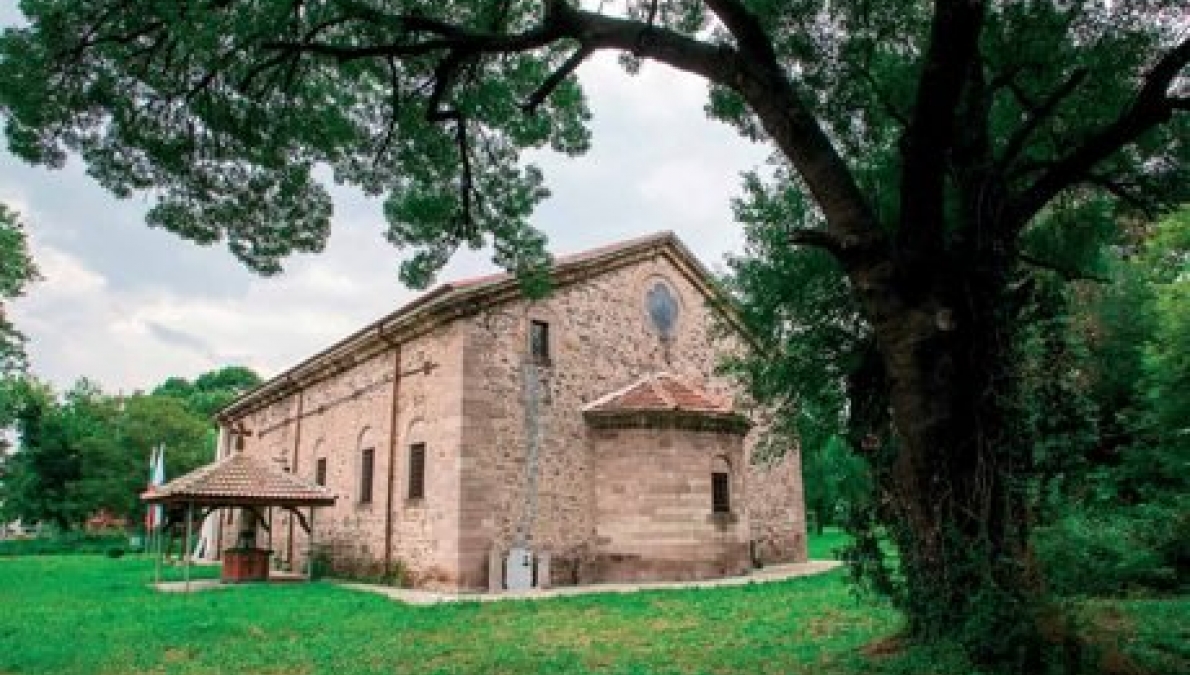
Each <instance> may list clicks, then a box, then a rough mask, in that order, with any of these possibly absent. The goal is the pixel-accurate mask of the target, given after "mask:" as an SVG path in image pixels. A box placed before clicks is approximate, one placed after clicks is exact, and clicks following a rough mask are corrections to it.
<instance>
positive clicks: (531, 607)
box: [0, 556, 897, 675]
mask: <svg viewBox="0 0 1190 675" xmlns="http://www.w3.org/2000/svg"><path fill="white" fill-rule="evenodd" d="M151 570H152V564H151V562H149V561H147V560H144V559H136V558H132V559H128V558H126V559H121V560H111V559H107V558H102V557H67V556H57V557H49V558H24V559H7V560H2V561H0V607H4V608H5V609H4V611H3V612H0V673H6V674H7V673H88V674H90V673H95V674H97V675H98V674H103V673H112V674H115V673H160V672H169V673H179V674H186V673H220V672H222V673H227V672H242V673H262V674H263V673H286V674H291V675H293V674H305V673H337V674H345V673H427V674H430V673H555V672H565V673H591V672H601V673H624V674H628V673H660V674H666V673H797V672H807V673H808V672H814V673H822V674H824V675H827V674H830V673H856V672H862V671H864V670H865V669H866V667H865V660H864V657H863V656H862V655H861V654H860V652H859V651H858V648H859V647H860V646H861V645H863V644H865V643H867V642H870V641H871V640H872V639H874V638H876V637H879V636H882V635H886V634H888V633H890V632H893V631H895V629H896V626H897V617H896V615H895V613H894V612H892V611H891V610H889V609H887V608H881V607H879V606H873V605H871V604H867V603H864V602H861V601H859V600H858V599H856V598H855V597H853V596H852V595H851V593H850V592H849V591H848V589H847V587H846V586H845V585H844V583H843V582H842V578H841V576H840V575H838V574H830V575H825V576H820V577H813V578H806V579H796V580H791V581H788V582H781V583H774V584H764V585H755V586H746V587H735V588H722V589H713V590H689V591H659V592H648V593H638V594H633V595H610V594H609V595H590V596H581V597H571V598H558V599H554V600H546V601H509V602H499V603H462V604H444V605H439V606H433V607H411V606H405V605H402V604H400V603H396V602H393V601H391V600H388V599H386V598H383V597H380V596H375V595H371V594H366V593H360V592H357V591H350V590H345V589H341V588H338V587H336V586H334V585H331V584H327V583H321V582H319V583H314V584H293V585H274V586H250V585H245V586H237V587H232V588H227V589H221V590H214V591H207V592H203V593H195V594H191V595H187V596H183V595H172V594H158V593H155V592H153V591H152V590H150V589H149V588H147V587H146V582H147V581H148V580H149V578H150V576H151ZM171 571H173V572H176V570H171ZM203 572H204V573H209V572H210V570H203Z"/></svg>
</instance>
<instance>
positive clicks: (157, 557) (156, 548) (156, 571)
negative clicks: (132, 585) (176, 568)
mask: <svg viewBox="0 0 1190 675" xmlns="http://www.w3.org/2000/svg"><path fill="white" fill-rule="evenodd" d="M153 529H154V530H155V531H156V534H155V535H154V536H153V583H154V584H155V585H157V586H160V585H161V526H160V525H156V524H155V526H154V527H153Z"/></svg>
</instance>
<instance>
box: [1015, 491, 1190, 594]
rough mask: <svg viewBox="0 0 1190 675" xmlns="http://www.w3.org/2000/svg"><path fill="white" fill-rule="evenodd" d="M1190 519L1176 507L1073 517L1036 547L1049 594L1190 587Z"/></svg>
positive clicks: (1044, 533) (1039, 537) (1041, 533)
mask: <svg viewBox="0 0 1190 675" xmlns="http://www.w3.org/2000/svg"><path fill="white" fill-rule="evenodd" d="M1188 536H1190V515H1187V514H1186V513H1185V512H1184V511H1181V510H1179V509H1178V507H1177V505H1176V504H1173V505H1171V504H1165V505H1162V504H1146V505H1141V506H1137V507H1132V508H1128V509H1119V510H1097V511H1090V512H1085V513H1071V514H1069V515H1066V516H1065V517H1063V518H1061V519H1059V520H1058V521H1057V522H1056V523H1054V524H1053V525H1051V526H1049V527H1045V528H1042V529H1040V530H1038V532H1037V533H1036V535H1035V538H1034V543H1035V545H1036V548H1037V554H1038V558H1039V560H1040V562H1041V568H1042V570H1043V574H1044V576H1045V580H1046V583H1047V585H1048V587H1049V590H1050V591H1052V592H1054V593H1057V594H1059V595H1118V594H1123V593H1129V592H1133V591H1137V590H1145V589H1147V590H1157V591H1173V590H1176V589H1177V588H1179V587H1181V586H1183V585H1185V584H1186V583H1187V580H1188V579H1187V562H1188V561H1190V550H1188V549H1190V543H1187V537H1188Z"/></svg>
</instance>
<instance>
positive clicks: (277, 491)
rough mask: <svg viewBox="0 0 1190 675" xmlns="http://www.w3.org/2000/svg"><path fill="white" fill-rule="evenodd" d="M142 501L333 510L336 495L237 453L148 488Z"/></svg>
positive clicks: (319, 486)
mask: <svg viewBox="0 0 1190 675" xmlns="http://www.w3.org/2000/svg"><path fill="white" fill-rule="evenodd" d="M141 499H142V500H144V501H147V502H162V503H180V502H194V503H200V504H222V505H234V504H275V505H278V506H280V505H288V506H330V505H331V504H334V502H335V495H334V494H332V493H331V491H330V490H328V489H327V488H325V487H323V486H321V485H314V484H312V483H307V482H306V481H304V480H302V479H301V478H298V477H297V476H295V475H293V474H291V473H286V472H284V471H280V470H278V469H275V468H273V467H271V466H268V465H266V464H265V463H263V462H261V461H259V460H256V459H253V458H251V457H248V456H247V455H245V454H243V453H235V454H233V455H231V456H230V457H227V458H226V459H222V460H219V461H218V462H215V463H213V464H208V465H206V466H203V467H199V468H198V469H195V470H194V471H191V472H190V473H188V474H185V475H184V476H180V477H178V478H175V479H174V480H172V481H170V482H168V483H166V484H165V485H161V486H158V487H153V488H149V490H148V491H146V492H145V493H144V494H142V495H141Z"/></svg>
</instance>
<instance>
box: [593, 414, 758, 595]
mask: <svg viewBox="0 0 1190 675" xmlns="http://www.w3.org/2000/svg"><path fill="white" fill-rule="evenodd" d="M590 447H591V452H592V454H593V459H594V462H593V463H594V465H595V472H594V475H595V522H596V525H595V539H594V541H593V542H592V546H591V550H590V551H589V556H588V557H587V559H585V560H583V561H582V565H581V566H580V569H579V573H578V574H577V575H576V576H577V577H578V580H579V581H581V582H603V581H645V580H654V579H672V580H687V579H707V578H715V577H722V576H732V575H737V574H742V573H744V572H746V571H747V570H748V569H749V568H750V567H751V560H750V558H749V555H748V532H749V530H748V521H747V512H746V509H745V508H744V504H745V500H744V498H743V496H742V495H743V487H744V476H743V474H742V472H740V471H738V467H739V466H740V465H741V463H742V462H743V458H744V453H743V438H742V437H741V436H740V435H738V434H734V433H725V432H716V431H693V430H688V429H678V428H660V429H593V430H592V431H591V446H590ZM720 466H722V467H725V468H726V467H732V468H734V469H736V470H733V471H732V472H731V474H732V480H731V486H730V489H729V491H728V494H729V497H730V499H731V502H732V504H731V509H730V512H729V513H712V512H711V473H712V471H714V470H716V468H717V467H720Z"/></svg>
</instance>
